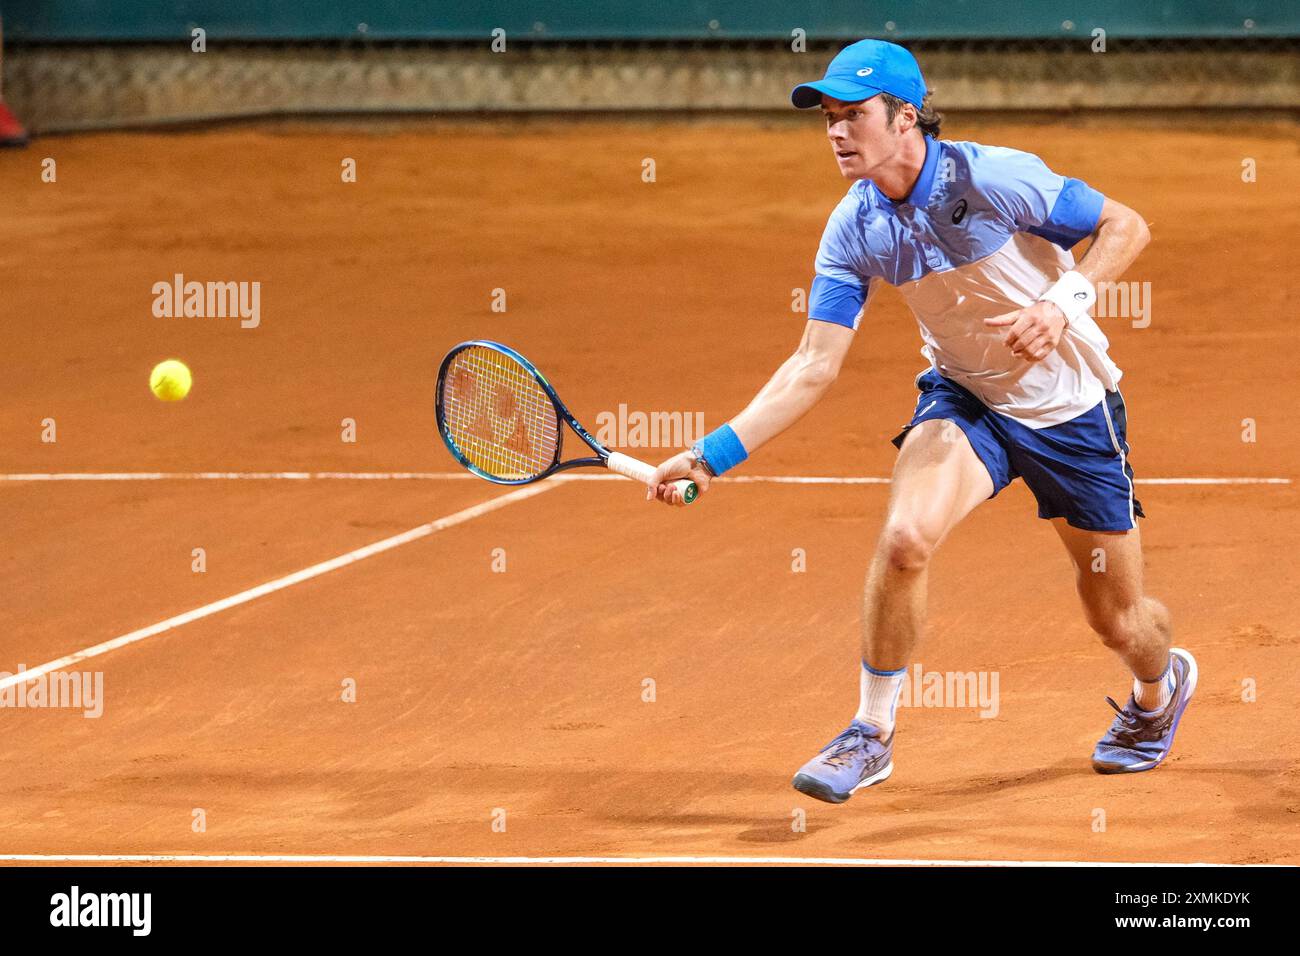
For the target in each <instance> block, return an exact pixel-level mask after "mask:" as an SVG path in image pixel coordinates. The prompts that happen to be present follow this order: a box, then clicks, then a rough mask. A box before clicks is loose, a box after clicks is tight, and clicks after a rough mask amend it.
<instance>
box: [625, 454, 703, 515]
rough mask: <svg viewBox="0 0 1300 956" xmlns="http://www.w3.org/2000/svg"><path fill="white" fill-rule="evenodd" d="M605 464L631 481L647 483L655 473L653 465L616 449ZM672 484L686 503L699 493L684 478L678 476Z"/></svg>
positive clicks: (697, 489)
mask: <svg viewBox="0 0 1300 956" xmlns="http://www.w3.org/2000/svg"><path fill="white" fill-rule="evenodd" d="M605 464H606V465H608V466H609V470H610V471H612V472H614V473H615V474H619V475H622V476H623V477H624V478H631V479H632V480H633V481H639V482H641V484H643V485H644V484H649V482H650V479H651V478H653V477H654V473H655V467H654V465H647V464H646V463H645V462H643V461H639V460H638V459H636V458H633V457H631V456H630V455H624V454H623V453H622V452H617V451H612V452H610V453H609V458H608V459H606V460H605ZM672 485H673V487H674V488H676V489H677V493H678V494H680V495H681V496H682V501H684V502H686V503H687V504H688V505H689V504H690V503H691V502H692V501H694V500H695V498H696V496H697V495H698V494H699V493H700V489H699V488H697V487H695V482H693V481H690V480H689V479H686V478H679V479H677V480H676V481H674V482H672Z"/></svg>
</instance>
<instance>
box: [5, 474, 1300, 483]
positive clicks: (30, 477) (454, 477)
mask: <svg viewBox="0 0 1300 956" xmlns="http://www.w3.org/2000/svg"><path fill="white" fill-rule="evenodd" d="M317 480H322V481H466V480H469V481H479V480H481V479H479V478H478V477H477V476H475V475H471V474H470V473H469V472H466V471H103V472H79V471H65V472H51V473H47V474H41V473H35V472H33V473H16V474H0V481H14V482H36V481H317ZM555 480H557V481H626V480H627V479H626V478H623V477H622V476H621V475H611V474H605V473H603V472H594V473H590V474H572V473H570V474H561V475H556V476H555ZM721 480H722V481H724V482H726V483H728V484H731V483H733V482H734V483H736V484H774V485H887V484H889V479H888V478H877V477H865V476H853V475H848V476H839V475H735V476H733V477H731V478H723V479H721ZM1137 484H1139V485H1289V484H1291V479H1290V478H1253V477H1237V478H1138V479H1137Z"/></svg>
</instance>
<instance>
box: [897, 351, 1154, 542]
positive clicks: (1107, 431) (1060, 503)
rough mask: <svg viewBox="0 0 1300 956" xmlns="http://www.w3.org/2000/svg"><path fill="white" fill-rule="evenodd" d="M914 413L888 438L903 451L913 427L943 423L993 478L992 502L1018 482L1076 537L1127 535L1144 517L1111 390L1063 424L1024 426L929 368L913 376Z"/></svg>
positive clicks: (1120, 409) (1122, 418)
mask: <svg viewBox="0 0 1300 956" xmlns="http://www.w3.org/2000/svg"><path fill="white" fill-rule="evenodd" d="M916 384H917V386H918V387H919V388H920V389H921V395H920V397H919V398H918V399H917V401H916V414H915V415H913V416H912V420H911V422H909V423H908V425H907V427H906V428H904V429H903V430H902V432H900V433H899V435H898V437H897V438H895V439H894V444H895V445H896V446H898V447H899V448H902V447H903V439H904V438H905V437H906V436H907V433H908V432H909V431H911V430H912V429H913V428H914V427H916V426H917V425H919V424H920V423H921V422H927V421H930V420H931V419H948V420H949V421H952V422H953V423H954V424H956V425H957V426H958V427H959V428H961V430H962V431H963V432H965V433H966V438H967V439H968V440H969V441H970V444H971V447H972V448H973V449H975V454H976V455H978V456H979V459H980V461H982V462H983V463H984V467H985V468H987V469H988V471H989V477H990V478H992V479H993V495H990V496H989V497H993V496H994V495H996V494H997V493H998V492H999V491H1001V490H1002V489H1003V488H1005V487H1006V486H1007V485H1009V484H1011V482H1013V481H1015V480H1016V479H1017V478H1024V479H1025V484H1026V485H1028V486H1029V490H1030V491H1032V492H1033V493H1034V497H1035V498H1037V499H1038V517H1040V518H1064V519H1065V520H1066V521H1067V522H1068V523H1069V524H1070V525H1071V526H1073V527H1075V528H1081V529H1083V530H1084V531H1128V530H1130V529H1132V528H1136V527H1137V519H1138V518H1145V517H1146V515H1144V514H1143V513H1142V505H1141V503H1140V502H1139V501H1138V500H1137V498H1135V497H1134V495H1133V469H1132V467H1131V466H1130V465H1129V463H1128V443H1127V441H1126V440H1125V433H1126V431H1127V425H1128V421H1127V415H1126V414H1125V412H1124V399H1123V398H1122V397H1121V396H1120V394H1119V392H1107V393H1106V397H1105V399H1103V400H1102V401H1100V402H1098V403H1097V404H1096V405H1095V406H1094V407H1093V408H1091V409H1089V410H1088V411H1086V412H1084V413H1083V414H1082V415H1079V416H1078V417H1077V418H1072V419H1070V420H1069V421H1068V422H1062V423H1061V424H1059V425H1052V426H1049V427H1048V428H1038V429H1034V428H1029V427H1028V426H1026V425H1022V424H1021V423H1020V422H1018V421H1016V420H1015V419H1014V418H1008V417H1007V416H1006V415H999V414H998V413H997V412H995V411H993V410H992V409H991V408H989V407H988V406H987V405H985V404H984V403H983V402H981V401H980V400H979V399H978V398H976V397H975V396H974V395H972V394H971V393H970V392H968V391H967V390H966V389H964V388H962V387H961V386H960V385H958V384H957V383H956V382H954V381H953V380H952V379H949V378H944V377H943V376H942V375H940V374H939V373H938V372H936V371H935V370H934V369H930V370H929V371H927V372H925V373H923V374H922V375H920V376H918V378H917V380H916Z"/></svg>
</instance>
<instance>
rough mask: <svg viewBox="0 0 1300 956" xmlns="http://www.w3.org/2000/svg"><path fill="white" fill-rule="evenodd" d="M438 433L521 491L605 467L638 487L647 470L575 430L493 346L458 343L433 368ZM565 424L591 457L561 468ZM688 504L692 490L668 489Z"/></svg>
mask: <svg viewBox="0 0 1300 956" xmlns="http://www.w3.org/2000/svg"><path fill="white" fill-rule="evenodd" d="M436 411H437V418H438V433H439V434H440V435H442V440H443V441H444V442H445V443H446V445H447V450H448V451H450V452H451V454H452V457H453V458H455V459H456V460H457V461H458V462H460V463H461V464H462V465H464V466H465V467H466V468H468V469H469V470H470V471H471V472H473V473H474V474H476V475H478V476H479V477H480V478H486V479H487V480H488V481H492V482H496V483H497V484H498V485H526V484H529V483H530V482H534V481H541V480H542V479H543V478H546V477H548V476H550V475H553V474H555V473H556V472H557V471H567V470H568V469H570V468H593V467H594V468H608V469H609V470H610V471H612V472H614V473H615V474H619V475H622V476H624V477H625V478H631V479H632V480H633V481H639V482H641V483H642V484H647V483H649V481H650V479H651V478H652V477H653V476H654V473H655V469H654V466H653V465H647V464H646V463H645V462H643V461H638V460H637V459H635V458H632V457H631V456H629V455H624V454H622V453H621V452H617V451H610V450H609V449H608V448H606V447H605V446H604V445H602V444H601V443H600V442H598V441H596V439H595V438H593V437H592V435H591V433H590V432H588V431H587V430H586V429H585V428H583V427H582V425H580V424H579V423H578V420H577V419H576V418H574V417H573V413H572V412H570V411H569V410H568V409H567V408H565V407H564V403H563V402H562V401H560V396H559V395H557V394H556V393H555V389H554V388H553V387H552V386H551V383H550V382H548V381H547V380H546V377H545V376H544V375H542V373H541V372H539V371H538V370H537V367H536V366H535V365H533V363H532V362H530V361H528V359H526V358H524V357H523V356H522V355H520V354H519V353H518V352H516V351H515V350H514V349H512V348H510V347H509V346H507V345H502V344H501V343H500V342H488V341H486V340H476V341H473V342H462V343H461V344H460V345H457V346H456V347H455V348H454V349H452V350H451V351H450V352H448V353H447V357H446V358H444V359H443V360H442V367H441V368H439V369H438V398H437V402H436ZM561 423H567V424H568V426H569V427H570V428H572V429H573V430H574V431H575V432H577V434H578V437H579V438H581V439H582V440H583V441H585V442H586V443H587V444H588V445H589V446H590V447H591V450H592V451H594V452H595V453H596V455H595V457H592V458H572V459H570V460H569V461H560V453H561V450H562V447H563V444H564V431H563V425H562V424H561ZM673 484H674V486H675V487H676V488H677V490H678V492H680V493H681V496H682V500H683V501H685V502H686V503H687V504H690V503H691V502H692V501H694V500H695V497H696V495H697V494H698V493H699V489H698V488H696V487H695V482H693V481H688V480H687V479H685V478H683V479H680V480H678V481H676V482H674V483H673Z"/></svg>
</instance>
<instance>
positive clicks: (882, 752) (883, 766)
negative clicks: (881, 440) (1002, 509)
mask: <svg viewBox="0 0 1300 956" xmlns="http://www.w3.org/2000/svg"><path fill="white" fill-rule="evenodd" d="M992 493H993V479H992V478H990V477H989V473H988V470H987V469H986V468H985V467H984V463H983V462H981V461H980V459H979V457H978V456H977V455H976V454H975V451H974V450H973V449H972V448H971V446H970V442H969V441H967V439H966V435H965V433H964V432H963V431H962V430H961V429H960V428H958V427H957V426H956V425H955V424H953V423H952V422H950V421H947V420H944V419H936V420H931V421H926V422H921V423H920V424H918V425H917V426H916V427H914V428H913V429H912V430H911V431H910V432H908V434H907V438H906V440H904V442H903V447H902V449H901V450H900V451H899V453H898V459H897V460H896V461H895V463H894V475H893V479H892V482H891V489H890V496H889V510H888V512H887V514H886V518H885V525H884V527H883V528H882V529H881V532H880V538H879V541H878V543H877V545H876V553H875V556H874V557H873V559H872V562H871V569H870V570H869V571H868V573H867V584H866V590H865V592H864V596H863V621H862V668H861V672H860V695H859V705H858V713H857V715H856V716H855V717H854V719H853V721H852V723H850V724H849V726H848V728H847V729H846V730H844V731H843V732H842V733H841V734H840V735H839V736H838V737H836V738H835V739H834V740H832V741H831V742H830V743H829V744H827V745H826V747H824V748H823V749H822V751H821V753H819V754H818V755H817V756H816V757H814V758H813V759H812V760H810V761H808V762H807V763H806V764H804V765H803V767H801V768H800V770H799V772H798V773H797V774H795V777H794V787H795V789H796V790H799V791H800V792H802V793H806V794H808V795H809V796H810V797H816V798H817V799H818V800H825V801H827V802H828V803H843V802H844V801H845V800H847V799H848V798H849V797H850V796H851V795H852V794H853V792H854V791H855V790H860V789H862V788H863V787H869V786H872V785H873V784H876V783H880V782H881V781H883V780H886V779H888V777H889V775H890V774H891V773H892V772H893V768H894V756H893V755H894V711H895V708H896V705H897V702H898V695H899V691H900V690H901V689H902V681H903V673H902V669H903V668H905V667H906V665H907V664H908V662H909V661H910V659H911V655H912V652H913V651H914V650H915V648H916V646H917V644H918V643H919V642H920V639H921V633H922V630H923V628H924V623H925V604H926V579H927V576H928V572H929V565H930V557H931V555H933V554H934V552H935V550H936V549H937V548H938V547H939V545H940V544H941V543H942V542H943V539H944V538H946V537H947V536H948V533H949V532H950V531H951V530H952V529H953V528H954V527H956V526H957V524H958V522H960V521H961V519H962V518H964V517H966V515H968V514H970V513H971V511H972V510H974V508H975V506H976V505H978V504H979V503H980V502H981V501H983V500H985V499H986V498H988V497H989V495H991V494H992Z"/></svg>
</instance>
